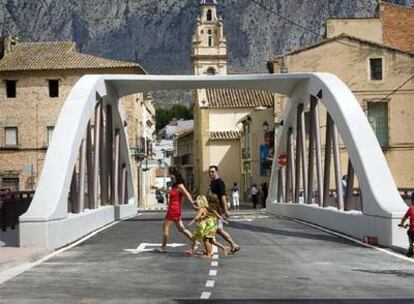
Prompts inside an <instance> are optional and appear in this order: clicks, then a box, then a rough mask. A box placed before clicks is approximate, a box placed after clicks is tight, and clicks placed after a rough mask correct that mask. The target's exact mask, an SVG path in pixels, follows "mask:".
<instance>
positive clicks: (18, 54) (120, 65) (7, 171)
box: [0, 36, 145, 190]
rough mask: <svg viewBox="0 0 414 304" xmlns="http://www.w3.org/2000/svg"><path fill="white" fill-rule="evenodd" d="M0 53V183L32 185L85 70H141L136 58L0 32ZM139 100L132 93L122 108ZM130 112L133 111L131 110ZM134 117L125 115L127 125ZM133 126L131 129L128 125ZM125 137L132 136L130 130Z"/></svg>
mask: <svg viewBox="0 0 414 304" xmlns="http://www.w3.org/2000/svg"><path fill="white" fill-rule="evenodd" d="M1 46H2V48H1V59H0V79H1V83H0V109H1V110H0V185H1V187H2V188H11V189H12V190H32V189H36V185H37V182H38V179H39V177H40V172H41V170H42V166H43V162H44V159H45V154H46V151H47V147H48V144H49V142H50V140H51V138H52V136H53V129H54V126H55V124H56V121H57V118H58V116H59V112H60V109H61V107H62V105H63V102H64V101H65V99H66V97H67V96H68V94H69V92H70V90H71V89H72V87H73V86H74V85H75V83H76V82H77V81H78V80H79V78H81V77H82V76H83V75H85V74H144V73H145V71H144V69H143V68H142V67H141V66H140V65H139V64H137V63H133V62H124V61H117V60H110V59H105V58H99V57H95V56H91V55H86V54H81V53H79V52H77V51H76V45H75V43H73V42H68V41H67V42H17V40H16V39H15V38H14V37H11V36H7V37H3V38H2V44H1ZM142 100H143V97H142V95H139V94H138V95H135V96H134V97H131V98H130V99H129V100H128V101H126V102H125V105H126V108H127V109H128V107H133V106H134V104H135V103H139V104H140V102H141V101H142ZM134 115H135V116H136V115H138V114H134ZM136 119H138V118H137V117H133V116H129V117H128V125H129V130H130V131H131V130H133V129H135V127H136V123H137V121H136ZM134 132H135V131H134ZM129 135H130V142H134V139H133V137H135V135H132V133H129Z"/></svg>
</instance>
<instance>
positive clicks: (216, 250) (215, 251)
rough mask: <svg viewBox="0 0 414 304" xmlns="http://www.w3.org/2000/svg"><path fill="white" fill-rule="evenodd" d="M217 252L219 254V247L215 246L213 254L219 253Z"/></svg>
mask: <svg viewBox="0 0 414 304" xmlns="http://www.w3.org/2000/svg"><path fill="white" fill-rule="evenodd" d="M217 252H218V249H217V246H216V245H213V253H217Z"/></svg>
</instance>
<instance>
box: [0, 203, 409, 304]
mask: <svg viewBox="0 0 414 304" xmlns="http://www.w3.org/2000/svg"><path fill="white" fill-rule="evenodd" d="M187 215H188V216H189V215H190V213H187ZM162 216H163V213H144V214H142V215H140V216H138V217H135V218H131V219H129V220H126V221H123V222H121V223H118V224H117V225H114V226H112V227H110V228H108V229H107V230H104V231H103V232H101V233H99V234H97V235H96V236H94V237H92V238H90V239H88V240H86V241H85V242H83V243H82V244H80V245H78V246H76V247H74V248H72V249H69V250H67V251H65V252H63V253H61V254H59V255H57V256H55V257H53V258H51V259H49V260H47V261H46V262H44V263H42V264H40V265H38V266H36V267H34V268H32V269H31V270H29V271H27V272H25V273H23V274H21V275H20V276H17V277H15V278H13V279H11V280H9V281H7V282H5V283H3V284H2V285H0V302H5V303H9V302H12V303H13V301H15V302H18V303H20V302H22V301H25V300H39V301H42V303H45V302H46V303H52V302H53V303H55V302H57V303H60V302H63V303H66V302H67V303H74V302H78V301H80V300H82V299H83V300H85V299H88V300H90V301H96V302H99V303H105V302H113V303H124V302H143V303H144V302H148V300H149V299H154V300H156V301H157V300H159V301H162V300H165V299H179V300H180V301H179V302H183V303H186V302H187V301H189V302H190V301H192V300H196V299H200V297H202V296H203V297H209V298H210V299H216V300H218V299H222V300H223V302H226V303H228V302H229V300H231V299H252V300H253V299H256V300H258V299H260V300H261V301H265V300H269V302H275V301H276V300H280V301H281V300H282V299H297V300H298V302H302V301H303V302H306V301H308V300H309V299H316V300H323V299H335V301H338V300H339V299H342V300H344V301H345V302H349V303H356V302H357V301H356V300H357V299H359V300H361V302H365V301H368V300H369V299H371V300H374V299H377V300H378V299H383V300H384V303H385V302H386V303H390V300H391V299H393V300H395V301H396V303H404V301H403V300H402V299H414V290H413V288H412V286H413V284H412V281H413V278H414V264H413V263H412V262H410V261H407V260H404V259H400V258H398V257H395V256H391V255H388V254H385V253H383V252H380V251H377V250H374V249H370V248H366V247H364V246H361V245H357V244H354V243H351V242H349V241H347V240H344V239H341V238H338V237H336V236H333V235H330V234H327V233H325V232H322V231H319V230H316V229H313V228H310V227H308V226H305V225H302V224H300V223H297V222H293V221H289V220H286V219H281V218H276V217H270V216H268V215H265V214H261V213H259V212H253V211H247V210H246V211H240V212H239V213H238V214H234V215H233V217H232V221H231V224H230V227H229V229H228V230H229V232H231V233H232V234H233V236H234V237H235V239H236V240H237V241H238V242H239V244H240V246H241V250H240V252H239V253H237V254H236V255H230V256H228V257H223V256H222V255H221V254H220V255H219V258H218V259H217V260H212V261H211V260H207V259H204V258H201V257H200V256H194V257H185V256H184V255H183V253H182V252H183V251H184V250H185V248H186V247H185V246H179V247H176V248H172V249H170V250H169V252H168V253H166V254H156V253H153V252H142V253H137V254H132V253H130V252H127V251H125V250H124V249H128V248H129V249H131V248H136V247H137V246H138V245H139V244H140V243H159V239H160V230H161V223H162V222H161V219H162ZM171 232H172V234H171V240H170V243H174V242H175V243H182V244H184V243H187V242H186V240H185V239H184V238H183V237H182V236H181V235H178V234H177V232H176V231H175V229H172V231H171ZM217 239H218V240H219V241H222V239H221V238H220V237H217ZM212 262H217V264H218V266H212ZM211 270H216V271H217V273H216V274H215V272H214V271H213V272H211ZM206 284H207V285H208V286H211V285H212V284H214V287H206ZM224 300H225V301H224ZM335 301H333V302H335ZM411 301H412V300H411ZM316 302H318V301H316ZM333 302H332V303H333ZM380 302H381V301H375V303H380ZM92 303H94V302H92ZM295 303H297V302H295ZM324 303H329V302H324ZM335 303H338V302H335ZM407 303H408V300H407ZM410 303H412V302H410Z"/></svg>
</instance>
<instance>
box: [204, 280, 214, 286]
mask: <svg viewBox="0 0 414 304" xmlns="http://www.w3.org/2000/svg"><path fill="white" fill-rule="evenodd" d="M215 283H216V281H214V280H207V282H206V287H208V288H213V287H214V284H215Z"/></svg>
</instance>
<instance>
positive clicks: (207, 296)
mask: <svg viewBox="0 0 414 304" xmlns="http://www.w3.org/2000/svg"><path fill="white" fill-rule="evenodd" d="M210 296H211V292H208V291H203V293H202V294H201V297H200V299H202V300H207V299H210Z"/></svg>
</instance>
